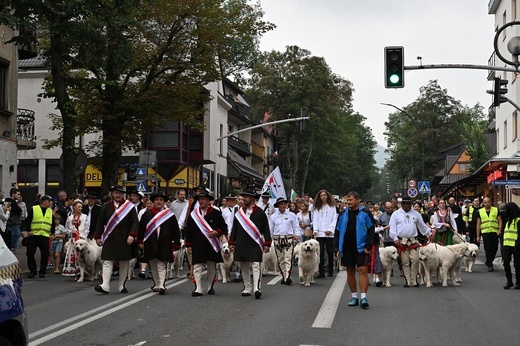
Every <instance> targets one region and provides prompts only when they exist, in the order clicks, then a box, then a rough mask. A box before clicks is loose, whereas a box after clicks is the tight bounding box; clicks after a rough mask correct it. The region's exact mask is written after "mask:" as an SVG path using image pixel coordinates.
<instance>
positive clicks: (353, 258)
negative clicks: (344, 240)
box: [341, 252, 370, 268]
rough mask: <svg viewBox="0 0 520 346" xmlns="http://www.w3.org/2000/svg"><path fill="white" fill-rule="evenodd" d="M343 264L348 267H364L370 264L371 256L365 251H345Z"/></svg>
mask: <svg viewBox="0 0 520 346" xmlns="http://www.w3.org/2000/svg"><path fill="white" fill-rule="evenodd" d="M341 264H342V265H343V266H345V267H347V268H355V267H364V266H368V265H369V264H370V256H369V255H368V254H366V253H364V252H362V253H357V252H345V253H343V257H341Z"/></svg>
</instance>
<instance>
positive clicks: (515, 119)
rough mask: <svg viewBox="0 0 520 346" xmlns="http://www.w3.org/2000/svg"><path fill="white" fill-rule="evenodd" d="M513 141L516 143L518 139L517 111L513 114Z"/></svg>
mask: <svg viewBox="0 0 520 346" xmlns="http://www.w3.org/2000/svg"><path fill="white" fill-rule="evenodd" d="M512 127H513V128H512V130H513V131H512V137H513V138H512V141H513V142H514V141H516V140H517V138H518V113H517V111H514V112H513V124H512Z"/></svg>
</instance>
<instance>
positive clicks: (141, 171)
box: [135, 168, 146, 175]
mask: <svg viewBox="0 0 520 346" xmlns="http://www.w3.org/2000/svg"><path fill="white" fill-rule="evenodd" d="M135 174H136V175H145V174H146V170H145V169H144V168H137V169H136V170H135Z"/></svg>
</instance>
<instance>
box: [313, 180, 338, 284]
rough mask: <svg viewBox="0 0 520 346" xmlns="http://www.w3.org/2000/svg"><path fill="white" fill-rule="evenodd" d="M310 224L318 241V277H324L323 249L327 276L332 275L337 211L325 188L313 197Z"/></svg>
mask: <svg viewBox="0 0 520 346" xmlns="http://www.w3.org/2000/svg"><path fill="white" fill-rule="evenodd" d="M312 216H313V220H312V225H313V228H314V237H315V238H316V240H318V242H319V243H320V273H319V275H318V278H323V277H325V269H324V266H325V263H324V259H325V251H324V250H325V249H326V251H327V256H328V269H329V276H333V274H332V273H333V271H334V256H333V253H332V246H333V242H334V230H335V229H336V221H337V219H338V213H337V211H336V207H335V206H334V200H333V199H332V195H331V194H330V193H329V192H328V191H327V190H320V192H318V194H317V195H316V198H314V209H313V214H312Z"/></svg>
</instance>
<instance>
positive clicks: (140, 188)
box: [136, 180, 146, 192]
mask: <svg viewBox="0 0 520 346" xmlns="http://www.w3.org/2000/svg"><path fill="white" fill-rule="evenodd" d="M136 183H137V191H139V192H146V184H145V183H144V180H138V181H136Z"/></svg>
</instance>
